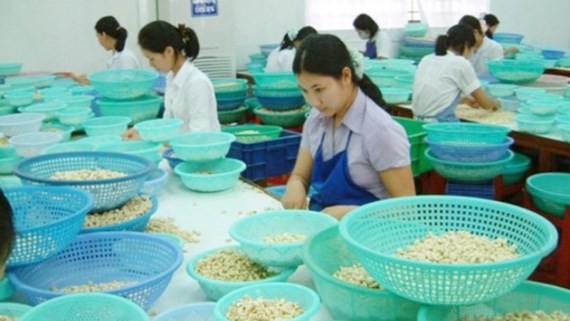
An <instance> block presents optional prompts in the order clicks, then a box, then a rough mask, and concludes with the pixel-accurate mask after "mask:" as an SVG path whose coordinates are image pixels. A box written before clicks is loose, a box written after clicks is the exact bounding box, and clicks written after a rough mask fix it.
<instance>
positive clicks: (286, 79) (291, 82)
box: [251, 72, 299, 90]
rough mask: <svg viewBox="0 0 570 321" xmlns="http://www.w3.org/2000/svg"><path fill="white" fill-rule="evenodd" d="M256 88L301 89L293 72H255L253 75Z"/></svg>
mask: <svg viewBox="0 0 570 321" xmlns="http://www.w3.org/2000/svg"><path fill="white" fill-rule="evenodd" d="M251 76H252V77H253V79H254V80H255V85H256V88H258V89H263V90H288V89H293V88H296V89H297V88H299V85H298V84H297V78H296V77H295V74H293V72H254V73H252V74H251Z"/></svg>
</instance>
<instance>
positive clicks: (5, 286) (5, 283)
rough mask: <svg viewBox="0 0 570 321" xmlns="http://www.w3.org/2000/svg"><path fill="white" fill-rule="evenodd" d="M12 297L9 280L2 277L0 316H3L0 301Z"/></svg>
mask: <svg viewBox="0 0 570 321" xmlns="http://www.w3.org/2000/svg"><path fill="white" fill-rule="evenodd" d="M12 295H14V287H12V283H10V280H9V279H8V278H7V277H5V276H4V277H2V278H1V279H0V315H5V314H4V313H2V312H3V311H2V301H5V300H6V299H8V298H10V297H11V296H12Z"/></svg>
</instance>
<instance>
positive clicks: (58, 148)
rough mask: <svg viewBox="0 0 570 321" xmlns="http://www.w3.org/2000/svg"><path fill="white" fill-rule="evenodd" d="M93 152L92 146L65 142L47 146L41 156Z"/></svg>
mask: <svg viewBox="0 0 570 321" xmlns="http://www.w3.org/2000/svg"><path fill="white" fill-rule="evenodd" d="M92 150H93V145H91V144H87V143H81V142H76V141H73V142H66V143H59V144H55V145H51V146H48V147H46V148H44V149H43V151H42V154H54V153H67V152H88V151H92Z"/></svg>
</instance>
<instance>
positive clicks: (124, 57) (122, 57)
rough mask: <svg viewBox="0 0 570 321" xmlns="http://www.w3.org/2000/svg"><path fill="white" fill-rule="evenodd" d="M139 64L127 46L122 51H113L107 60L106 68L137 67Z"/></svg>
mask: <svg viewBox="0 0 570 321" xmlns="http://www.w3.org/2000/svg"><path fill="white" fill-rule="evenodd" d="M140 67H141V66H140V64H139V60H138V59H137V57H136V56H135V54H134V53H133V52H132V51H131V50H130V49H129V48H127V47H125V48H123V51H121V52H118V51H115V52H114V53H113V56H111V58H109V60H107V69H139V68H140Z"/></svg>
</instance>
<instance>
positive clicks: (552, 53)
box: [541, 49, 566, 60]
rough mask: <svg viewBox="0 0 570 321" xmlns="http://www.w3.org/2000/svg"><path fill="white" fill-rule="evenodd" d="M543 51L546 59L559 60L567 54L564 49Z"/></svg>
mask: <svg viewBox="0 0 570 321" xmlns="http://www.w3.org/2000/svg"><path fill="white" fill-rule="evenodd" d="M541 53H542V56H543V57H544V58H545V59H553V60H558V59H560V58H562V57H564V55H565V54H566V52H565V51H564V50H554V49H543V50H542V52H541Z"/></svg>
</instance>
